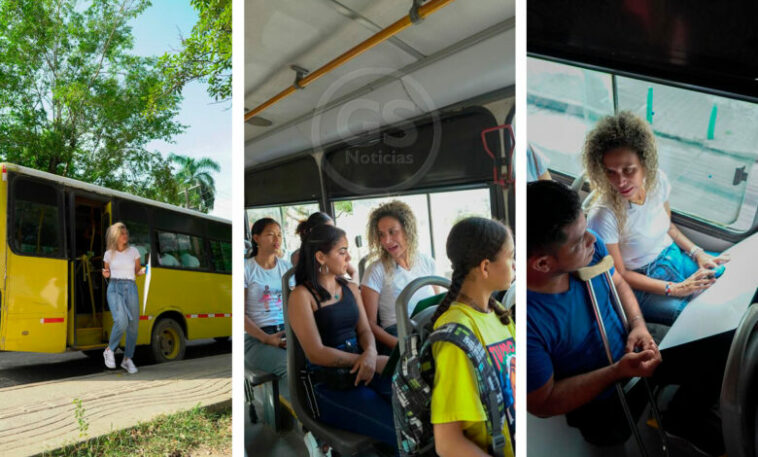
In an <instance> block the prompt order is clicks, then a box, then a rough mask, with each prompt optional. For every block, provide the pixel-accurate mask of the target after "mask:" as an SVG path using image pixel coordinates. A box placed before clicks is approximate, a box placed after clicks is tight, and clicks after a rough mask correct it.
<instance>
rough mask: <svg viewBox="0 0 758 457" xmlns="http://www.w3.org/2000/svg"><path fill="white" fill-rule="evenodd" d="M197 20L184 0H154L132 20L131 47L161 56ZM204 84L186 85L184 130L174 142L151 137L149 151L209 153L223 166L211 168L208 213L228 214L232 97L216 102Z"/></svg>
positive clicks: (140, 52)
mask: <svg viewBox="0 0 758 457" xmlns="http://www.w3.org/2000/svg"><path fill="white" fill-rule="evenodd" d="M195 22H197V13H196V12H195V10H194V9H193V8H192V6H191V5H190V4H189V1H188V0H154V1H153V5H152V6H151V7H149V8H147V9H146V10H145V11H144V12H143V13H142V14H141V15H140V16H139V17H137V18H136V19H134V20H133V21H132V22H131V23H130V25H131V26H132V35H133V37H134V47H133V49H132V52H133V53H134V54H137V55H142V56H151V55H153V56H157V55H162V54H163V53H164V52H166V51H178V50H179V49H180V48H181V39H180V37H181V36H184V37H188V36H189V35H190V33H191V32H192V26H194V25H195ZM206 88H207V85H206V84H204V83H198V82H193V83H190V84H188V85H187V86H185V88H184V90H183V92H182V95H184V101H183V103H182V105H181V109H180V112H179V115H178V116H177V118H176V119H177V120H178V121H179V122H180V123H181V124H184V125H186V126H187V128H186V130H185V131H184V133H182V134H180V135H177V136H176V137H174V141H175V142H174V143H167V142H165V141H153V142H151V143H149V144H148V145H147V149H148V150H150V151H159V152H160V153H161V154H163V155H164V156H168V155H169V154H170V153H172V152H173V153H176V154H181V155H186V156H190V157H194V158H198V159H199V158H203V157H209V158H211V159H213V160H215V161H216V162H217V163H218V164H219V165H220V166H221V172H220V173H214V174H213V179H214V180H215V182H216V201H215V205H214V207H213V210H212V211H211V213H210V214H212V215H214V216H219V217H223V218H226V219H231V218H232V114H231V112H232V111H231V105H232V103H231V100H229V101H226V102H223V103H217V102H215V101H214V100H213V98H211V97H210V96H209V95H208V93H207V91H206Z"/></svg>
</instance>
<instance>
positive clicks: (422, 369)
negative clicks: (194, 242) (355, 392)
mask: <svg viewBox="0 0 758 457" xmlns="http://www.w3.org/2000/svg"><path fill="white" fill-rule="evenodd" d="M428 330H429V329H428V328H427V329H423V330H421V331H419V330H418V329H413V330H412V331H411V333H410V335H409V336H408V337H407V338H405V340H404V341H403V342H402V343H401V344H403V345H404V351H403V355H402V356H401V357H400V361H399V362H398V366H397V369H396V371H395V374H394V376H393V377H392V415H393V417H394V422H395V430H396V431H397V440H398V448H399V451H400V455H401V456H403V457H433V456H436V455H437V454H436V452H435V451H434V434H433V425H432V423H431V403H432V386H433V385H434V370H435V367H434V357H433V356H432V345H433V344H434V343H435V342H438V341H447V342H450V343H453V344H455V345H456V346H458V347H459V348H461V350H462V351H463V352H464V353H465V354H466V355H467V356H468V358H469V360H470V361H471V364H472V365H473V367H474V373H476V380H477V385H478V388H479V398H480V400H481V402H482V405H484V410H485V411H486V413H487V421H486V426H487V434H488V435H490V436H492V451H493V452H494V455H495V456H504V455H505V454H504V447H505V437H504V436H503V433H502V429H503V421H504V417H505V407H504V401H503V394H502V391H501V388H500V381H498V376H497V374H496V373H495V369H494V368H493V367H492V365H490V363H489V362H488V360H487V353H486V350H485V349H484V347H482V344H481V343H480V342H479V339H478V338H477V337H476V335H474V333H473V332H472V331H471V330H470V329H468V328H467V327H466V326H464V325H460V324H456V323H449V324H445V325H443V326H441V327H440V328H438V329H437V330H435V331H433V332H432V333H431V334H429V336H428V338H424V336H425V333H427V332H428Z"/></svg>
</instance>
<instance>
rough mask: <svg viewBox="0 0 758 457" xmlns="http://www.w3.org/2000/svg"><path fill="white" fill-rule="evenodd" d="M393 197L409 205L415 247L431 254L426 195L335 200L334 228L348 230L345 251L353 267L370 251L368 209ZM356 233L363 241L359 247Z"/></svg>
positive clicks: (369, 210)
mask: <svg viewBox="0 0 758 457" xmlns="http://www.w3.org/2000/svg"><path fill="white" fill-rule="evenodd" d="M392 200H400V201H402V202H404V203H406V204H407V205H408V206H410V208H411V211H413V214H414V216H416V229H417V231H418V250H419V251H420V252H423V253H424V254H426V255H428V256H430V257H432V242H431V231H430V230H429V205H428V202H427V196H426V194H420V195H401V196H396V197H381V198H364V199H356V200H339V201H335V202H334V203H333V205H334V212H335V223H336V225H337V227H339V228H341V229H342V230H344V231H345V233H347V241H348V252H350V257H351V258H352V260H351V263H352V264H353V266H354V267H355V268H356V269H357V268H358V263H359V262H360V260H361V259H362V258H363V257H365V256H367V255H368V254H369V243H368V227H367V225H366V224H367V223H368V220H369V215H370V214H371V211H373V210H374V209H375V208H377V207H378V206H379V205H381V204H383V203H388V202H390V201H392ZM359 235H360V237H361V241H362V245H361V246H360V247H359V246H357V244H356V237H357V236H359ZM366 266H368V264H367V265H366Z"/></svg>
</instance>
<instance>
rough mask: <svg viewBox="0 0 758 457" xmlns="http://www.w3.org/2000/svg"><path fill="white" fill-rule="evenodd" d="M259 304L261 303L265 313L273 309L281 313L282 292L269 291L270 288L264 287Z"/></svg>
mask: <svg viewBox="0 0 758 457" xmlns="http://www.w3.org/2000/svg"><path fill="white" fill-rule="evenodd" d="M261 303H263V309H264V311H266V312H267V313H268V312H270V311H271V309H272V308H273V309H274V310H278V311H281V310H282V291H281V290H271V288H270V287H269V286H268V284H267V285H266V286H264V288H263V293H262V294H261Z"/></svg>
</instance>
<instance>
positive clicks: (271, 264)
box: [245, 217, 292, 398]
mask: <svg viewBox="0 0 758 457" xmlns="http://www.w3.org/2000/svg"><path fill="white" fill-rule="evenodd" d="M252 235H253V251H252V256H251V257H250V258H249V259H247V260H246V261H245V363H246V365H247V366H249V367H250V368H253V369H258V370H262V371H266V372H268V373H273V374H275V375H277V376H279V378H280V380H279V391H280V393H281V395H282V396H284V397H285V398H289V389H288V386H287V351H286V347H287V343H286V339H285V335H284V312H283V306H282V305H283V303H282V277H283V276H284V274H285V273H286V272H287V270H289V269H290V268H292V264H290V263H289V262H288V261H287V260H284V259H281V258H280V256H281V246H282V229H281V226H280V225H279V223H278V222H276V221H275V220H274V219H271V218H267V217H266V218H263V219H259V220H257V221H256V222H255V224H253V228H252Z"/></svg>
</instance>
